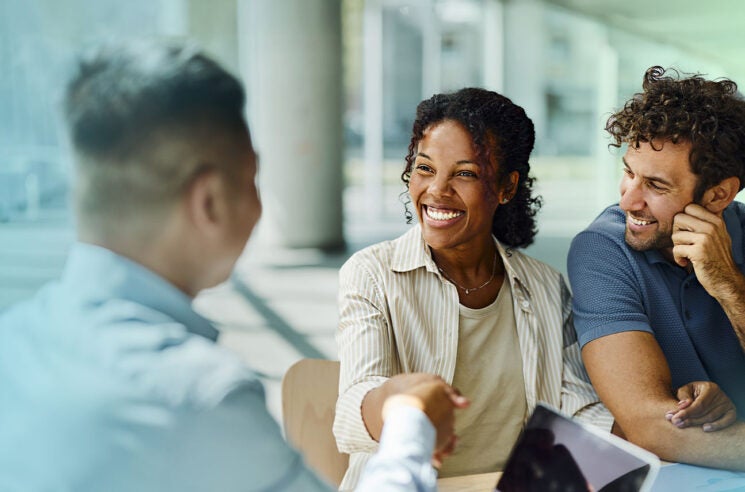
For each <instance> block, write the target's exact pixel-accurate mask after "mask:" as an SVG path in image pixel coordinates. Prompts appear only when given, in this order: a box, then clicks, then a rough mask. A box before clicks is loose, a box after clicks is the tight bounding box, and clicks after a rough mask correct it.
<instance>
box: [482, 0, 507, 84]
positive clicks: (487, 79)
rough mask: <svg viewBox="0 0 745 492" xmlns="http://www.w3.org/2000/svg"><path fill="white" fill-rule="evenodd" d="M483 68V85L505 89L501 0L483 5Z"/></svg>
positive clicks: (487, 1)
mask: <svg viewBox="0 0 745 492" xmlns="http://www.w3.org/2000/svg"><path fill="white" fill-rule="evenodd" d="M483 13H484V16H483V20H482V24H481V29H482V46H483V49H482V54H481V57H482V62H481V64H482V67H483V68H482V70H483V86H484V87H485V88H486V89H490V90H493V91H496V92H499V93H500V94H502V93H503V91H504V12H503V7H502V2H501V1H500V0H486V1H485V2H484V5H483Z"/></svg>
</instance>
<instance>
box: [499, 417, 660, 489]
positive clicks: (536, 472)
mask: <svg viewBox="0 0 745 492" xmlns="http://www.w3.org/2000/svg"><path fill="white" fill-rule="evenodd" d="M659 469H660V460H659V459H658V458H657V457H656V456H655V455H653V454H652V453H650V452H649V451H646V450H644V449H642V448H640V447H638V446H635V445H633V444H631V443H629V442H627V441H624V440H623V439H621V438H619V437H616V436H614V435H612V434H610V433H606V432H603V431H601V430H600V429H596V428H594V427H592V426H590V425H586V424H583V423H580V422H578V421H576V420H573V419H571V418H569V417H566V416H564V415H562V414H561V413H559V412H558V411H557V410H555V409H553V408H551V407H549V406H547V405H544V404H539V405H538V406H537V407H536V409H535V410H534V411H533V414H532V415H531V417H530V419H528V423H527V425H526V426H525V429H523V432H522V434H521V435H520V437H519V438H518V440H517V443H515V446H514V448H512V452H511V453H510V457H509V458H508V459H507V463H506V465H505V468H504V472H503V473H502V476H501V477H500V479H499V481H498V482H497V485H496V487H495V490H496V491H499V492H539V491H540V492H547V491H554V490H555V491H561V492H587V491H593V492H640V491H642V492H644V491H649V490H650V488H651V486H652V482H654V478H655V477H656V476H657V472H658V471H659Z"/></svg>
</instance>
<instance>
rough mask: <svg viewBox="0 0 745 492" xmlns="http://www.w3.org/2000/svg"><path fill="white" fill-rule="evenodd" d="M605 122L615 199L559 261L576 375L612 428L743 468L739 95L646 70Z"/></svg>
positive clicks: (646, 442) (682, 455) (670, 456)
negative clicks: (618, 173) (618, 167)
mask: <svg viewBox="0 0 745 492" xmlns="http://www.w3.org/2000/svg"><path fill="white" fill-rule="evenodd" d="M606 129H607V130H608V132H609V133H610V134H611V136H612V138H613V144H612V145H614V146H616V147H620V146H621V145H627V146H628V148H627V150H626V153H625V155H624V158H623V162H624V176H623V178H622V180H621V187H620V191H621V201H620V203H619V204H617V205H613V206H611V207H609V208H607V209H606V210H605V211H604V212H603V213H602V214H600V216H599V217H598V218H597V219H595V221H594V222H593V223H592V224H591V225H590V226H589V227H588V228H587V229H586V230H585V231H583V232H582V233H580V234H579V235H578V236H577V237H576V238H575V239H574V241H573V242H572V246H571V249H570V252H569V260H568V270H569V278H570V281H571V284H572V290H573V295H574V323H575V329H576V330H577V334H578V338H579V342H580V344H581V345H582V347H583V348H582V356H583V359H584V361H585V365H586V368H587V371H588V373H589V375H590V377H591V380H592V382H593V384H594V385H595V387H596V389H597V392H598V394H599V396H600V397H601V399H602V400H603V402H604V403H605V404H606V406H607V407H608V408H609V409H610V411H611V412H612V413H613V415H614V417H615V419H616V425H615V430H616V432H617V433H619V434H621V435H624V434H625V436H626V437H627V438H628V439H629V440H630V441H632V442H634V443H636V444H639V445H641V446H643V447H645V448H647V449H649V450H651V451H653V452H655V453H656V454H658V455H659V456H660V457H661V458H663V459H665V460H669V461H682V462H687V463H694V464H701V465H708V466H714V467H724V468H735V469H745V423H744V422H742V421H738V420H737V412H739V413H740V414H741V415H742V414H743V413H745V351H744V349H745V205H743V204H742V203H740V202H737V201H734V200H735V196H736V194H737V193H738V191H739V190H741V189H742V188H743V185H745V101H743V98H742V97H741V96H740V95H739V94H738V93H737V86H736V85H735V83H734V82H732V81H730V80H727V79H722V80H717V81H710V80H705V79H704V78H703V77H701V76H691V77H687V78H686V77H680V76H678V75H677V73H670V72H666V71H665V70H663V69H661V68H660V67H652V68H650V69H649V70H648V71H647V73H646V75H645V77H644V84H643V92H641V93H639V94H636V95H635V96H634V97H633V98H632V99H631V100H629V101H628V102H627V103H626V104H625V106H624V107H623V108H622V109H621V110H619V111H618V112H616V113H615V114H614V115H612V116H611V117H610V119H609V120H608V124H607V126H606ZM714 431H716V432H714Z"/></svg>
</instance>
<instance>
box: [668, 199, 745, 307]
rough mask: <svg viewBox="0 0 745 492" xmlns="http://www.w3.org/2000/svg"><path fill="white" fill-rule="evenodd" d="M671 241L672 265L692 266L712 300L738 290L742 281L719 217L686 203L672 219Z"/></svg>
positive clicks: (722, 222)
mask: <svg viewBox="0 0 745 492" xmlns="http://www.w3.org/2000/svg"><path fill="white" fill-rule="evenodd" d="M672 240H673V257H674V259H675V262H676V263H677V264H678V265H680V266H682V267H687V266H689V265H690V266H692V267H693V270H694V271H695V272H696V278H697V279H698V281H699V282H700V283H701V285H702V286H703V287H704V289H706V291H707V292H708V293H709V294H710V295H711V296H712V297H714V298H715V299H717V300H719V301H720V302H721V301H722V299H723V298H725V299H726V298H729V297H731V296H733V295H734V294H735V293H736V292H737V290H738V289H740V288H742V286H743V280H744V279H743V276H742V273H740V271H739V270H738V269H737V265H736V264H735V261H734V259H733V258H732V239H731V238H730V236H729V233H728V232H727V227H726V225H725V223H724V219H722V217H721V216H720V215H717V214H714V213H712V212H709V211H708V210H707V209H705V208H704V207H702V206H701V205H696V204H694V203H691V204H689V205H688V206H686V208H685V209H684V210H683V212H681V213H679V214H677V215H676V216H675V218H674V219H673V234H672Z"/></svg>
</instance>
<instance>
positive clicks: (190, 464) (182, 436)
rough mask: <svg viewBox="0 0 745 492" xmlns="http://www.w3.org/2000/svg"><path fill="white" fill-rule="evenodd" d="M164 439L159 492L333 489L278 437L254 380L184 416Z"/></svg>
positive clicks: (325, 491) (294, 491) (260, 390)
mask: <svg viewBox="0 0 745 492" xmlns="http://www.w3.org/2000/svg"><path fill="white" fill-rule="evenodd" d="M169 434H170V435H172V436H174V437H173V439H174V441H175V442H174V445H173V446H170V449H172V450H173V452H172V457H171V466H170V467H169V471H168V476H169V477H170V480H171V483H170V485H169V486H165V487H163V488H162V490H183V491H192V490H193V491H197V490H220V491H242V492H248V491H257V492H258V491H267V490H272V491H278V492H300V491H305V492H321V491H323V492H328V491H331V490H333V489H332V488H331V486H330V485H329V484H327V483H325V482H324V481H323V480H321V479H320V478H319V477H317V476H316V475H315V474H314V473H313V472H312V471H311V470H309V469H308V468H307V467H306V466H305V463H304V461H303V459H302V456H301V455H300V454H299V453H298V452H297V451H295V450H294V449H293V448H292V447H290V446H289V445H288V444H287V443H286V442H285V440H284V439H283V438H282V434H281V432H280V429H279V426H278V424H277V422H276V421H275V420H274V419H273V418H272V416H271V415H270V414H269V412H268V411H267V409H266V403H265V399H264V390H263V386H262V385H261V383H260V382H259V381H258V380H247V381H244V382H243V384H240V385H236V386H235V387H234V389H233V390H232V391H231V392H230V393H229V394H228V395H227V396H226V397H225V398H224V399H223V400H222V401H220V402H219V403H217V404H216V405H215V406H214V407H212V408H209V409H204V410H199V411H192V412H189V415H185V416H183V417H181V418H180V419H179V423H178V428H174V429H172V432H169Z"/></svg>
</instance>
